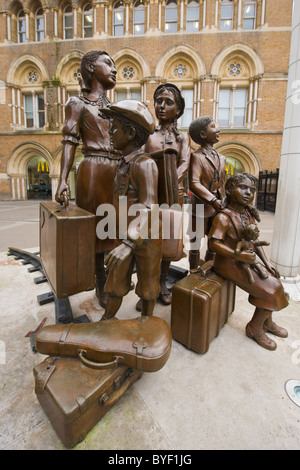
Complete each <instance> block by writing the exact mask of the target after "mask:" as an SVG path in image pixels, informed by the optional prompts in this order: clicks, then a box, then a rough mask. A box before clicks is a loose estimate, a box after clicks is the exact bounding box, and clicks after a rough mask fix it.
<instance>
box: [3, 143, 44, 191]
mask: <svg viewBox="0 0 300 470" xmlns="http://www.w3.org/2000/svg"><path fill="white" fill-rule="evenodd" d="M36 156H39V157H42V158H44V159H45V160H46V162H47V165H48V168H49V176H50V178H52V176H53V159H52V155H51V153H50V152H49V150H47V149H46V147H44V146H43V145H41V144H39V143H37V142H25V143H23V144H21V145H19V146H18V147H16V148H15V149H14V151H13V152H12V154H11V156H10V158H9V160H8V165H7V174H8V176H9V177H10V178H11V188H12V198H13V199H27V191H26V169H27V165H28V163H29V162H30V160H31V159H32V158H33V157H36Z"/></svg>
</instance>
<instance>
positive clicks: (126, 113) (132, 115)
mask: <svg viewBox="0 0 300 470" xmlns="http://www.w3.org/2000/svg"><path fill="white" fill-rule="evenodd" d="M99 111H100V112H101V113H103V114H105V115H106V116H109V117H114V116H116V117H118V116H123V117H125V118H126V119H128V120H129V121H130V122H132V123H133V124H137V125H138V126H139V127H141V128H142V129H144V130H145V131H146V132H148V134H153V132H154V130H155V121H154V118H153V116H152V114H151V112H150V111H149V109H148V106H147V105H146V104H145V103H141V102H140V101H136V100H123V101H119V102H118V103H114V104H111V105H109V106H108V107H107V108H102V109H100V110H99Z"/></svg>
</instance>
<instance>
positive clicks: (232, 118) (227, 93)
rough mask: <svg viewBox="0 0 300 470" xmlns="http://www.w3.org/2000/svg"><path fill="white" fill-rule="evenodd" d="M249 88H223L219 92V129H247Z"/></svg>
mask: <svg viewBox="0 0 300 470" xmlns="http://www.w3.org/2000/svg"><path fill="white" fill-rule="evenodd" d="M247 94H248V90H247V88H235V87H233V88H221V89H220V92H219V112H218V125H219V127H228V128H232V127H245V126H246V111H247Z"/></svg>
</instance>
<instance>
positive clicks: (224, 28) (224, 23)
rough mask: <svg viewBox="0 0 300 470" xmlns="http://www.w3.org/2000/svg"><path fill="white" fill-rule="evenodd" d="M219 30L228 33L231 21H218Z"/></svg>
mask: <svg viewBox="0 0 300 470" xmlns="http://www.w3.org/2000/svg"><path fill="white" fill-rule="evenodd" d="M220 29H221V30H222V31H228V30H230V29H232V21H231V20H221V21H220Z"/></svg>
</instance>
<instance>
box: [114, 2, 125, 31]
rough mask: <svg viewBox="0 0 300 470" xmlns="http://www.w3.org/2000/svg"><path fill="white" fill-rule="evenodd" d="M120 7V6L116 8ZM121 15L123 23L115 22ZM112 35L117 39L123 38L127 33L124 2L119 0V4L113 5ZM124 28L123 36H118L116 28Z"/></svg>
mask: <svg viewBox="0 0 300 470" xmlns="http://www.w3.org/2000/svg"><path fill="white" fill-rule="evenodd" d="M116 5H118V6H116ZM118 13H120V14H121V16H122V20H121V21H122V22H121V23H116V21H115V18H116V14H118ZM112 20H113V21H112V22H113V24H112V28H113V29H112V33H113V36H116V37H122V36H124V33H125V8H124V5H123V4H122V2H121V1H120V0H118V1H117V2H115V3H114V5H113V11H112ZM118 27H120V28H122V33H121V34H116V28H118Z"/></svg>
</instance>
